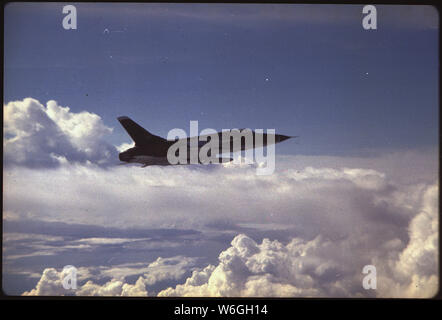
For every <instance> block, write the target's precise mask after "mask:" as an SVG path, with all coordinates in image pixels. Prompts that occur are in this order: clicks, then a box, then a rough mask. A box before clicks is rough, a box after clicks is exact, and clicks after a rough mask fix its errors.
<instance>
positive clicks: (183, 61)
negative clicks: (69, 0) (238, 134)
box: [4, 3, 438, 155]
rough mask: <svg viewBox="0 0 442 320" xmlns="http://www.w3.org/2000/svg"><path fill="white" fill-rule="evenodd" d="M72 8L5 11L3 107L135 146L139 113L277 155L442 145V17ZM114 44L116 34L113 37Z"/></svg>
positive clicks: (159, 123) (344, 11)
mask: <svg viewBox="0 0 442 320" xmlns="http://www.w3.org/2000/svg"><path fill="white" fill-rule="evenodd" d="M62 6H63V4H57V3H50V4H45V5H40V4H38V5H37V4H10V5H9V6H7V7H6V10H5V75H4V76H5V91H4V99H5V102H9V101H11V100H21V99H23V98H25V97H33V98H35V99H37V100H39V101H41V102H43V103H44V102H46V101H48V100H50V99H53V100H56V101H57V102H58V103H59V104H60V105H62V106H69V107H70V108H71V111H73V112H79V111H82V110H87V111H90V112H94V113H97V114H98V115H100V116H101V117H102V118H103V120H104V123H105V124H106V125H108V126H110V127H114V128H115V130H114V133H113V134H112V135H111V136H110V137H109V138H108V139H109V142H111V143H113V144H121V143H122V142H127V141H129V140H130V139H129V137H128V136H127V135H126V133H125V132H124V131H123V130H122V128H120V127H119V124H118V123H117V122H116V117H117V116H120V115H128V116H130V117H132V118H133V119H134V120H136V121H138V122H139V123H140V124H142V125H143V126H145V127H146V128H147V129H148V130H150V131H151V132H153V133H156V134H159V135H161V136H166V135H167V132H168V131H169V130H170V129H172V128H183V129H186V130H187V131H188V130H189V121H190V120H198V121H199V123H200V129H203V128H214V129H219V130H220V129H224V128H235V127H236V128H243V127H250V128H264V129H266V128H275V129H276V130H277V132H280V133H283V134H289V135H299V136H300V138H299V139H298V141H296V142H295V141H291V142H290V143H286V144H281V145H279V146H278V153H283V154H284V153H285V154H287V153H288V154H315V155H371V154H373V152H376V151H379V150H381V151H382V150H398V149H402V150H403V149H416V148H424V147H435V146H436V145H437V143H438V139H437V134H438V123H437V119H438V43H437V38H438V29H437V26H438V14H437V11H436V10H435V9H434V8H432V7H426V6H423V7H414V8H411V7H406V6H401V7H394V8H393V7H391V6H390V7H389V6H378V7H377V10H378V29H377V30H376V31H366V30H364V29H363V28H362V25H361V20H362V6H358V5H352V6H328V5H321V6H309V5H247V6H245V5H228V4H215V5H213V4H211V5H205V4H183V5H170V4H169V5H167V4H152V5H148V4H146V5H145V4H122V5H119V4H112V5H110V4H109V5H104V4H93V3H81V4H76V7H77V15H78V29H77V30H69V31H67V30H64V29H63V28H62V25H61V21H62V19H63V14H62ZM106 29H107V30H109V32H108V33H107V32H105V30H106Z"/></svg>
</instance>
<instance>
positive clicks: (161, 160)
mask: <svg viewBox="0 0 442 320" xmlns="http://www.w3.org/2000/svg"><path fill="white" fill-rule="evenodd" d="M117 119H118V121H119V122H120V123H121V125H122V126H123V127H124V129H125V130H126V131H127V133H128V134H129V135H130V137H131V138H132V140H133V141H134V142H135V146H134V147H133V148H130V149H128V150H126V151H124V152H121V153H120V154H119V159H120V160H121V161H123V162H125V163H141V164H142V165H143V167H146V166H151V165H161V166H167V165H173V164H191V163H192V161H191V159H190V158H191V157H190V154H191V153H192V152H195V151H196V154H197V155H198V152H199V151H200V150H201V148H203V147H204V146H205V145H206V144H208V143H209V142H211V141H212V140H213V139H216V140H214V141H218V143H217V144H216V148H215V149H216V151H217V152H214V153H213V154H212V153H211V149H208V152H207V154H208V157H209V161H210V162H209V163H226V162H230V161H232V160H233V158H231V157H229V158H222V157H217V156H218V155H220V154H221V153H223V154H225V153H226V152H225V151H227V153H232V152H237V151H240V150H246V149H251V148H257V147H264V146H266V145H268V144H273V143H279V142H282V141H285V140H287V139H290V138H294V137H291V136H285V135H280V134H269V133H257V132H254V131H252V130H250V129H241V130H237V131H238V132H239V133H241V132H242V133H244V132H246V131H245V130H249V131H248V132H249V133H250V136H251V137H252V138H253V139H251V141H252V142H251V143H247V138H246V137H245V136H241V135H240V134H237V135H235V134H232V135H231V136H229V137H228V139H227V141H226V139H223V138H224V137H225V136H223V132H216V133H213V134H208V135H200V136H197V137H189V138H185V139H175V140H166V139H164V138H161V137H159V136H156V135H153V134H151V133H150V132H148V131H147V130H146V129H144V128H143V127H141V126H140V125H139V124H137V123H136V122H135V121H133V120H132V119H130V118H129V117H127V116H121V117H118V118H117ZM246 133H247V132H246ZM272 135H273V136H272ZM174 145H175V146H176V145H178V146H180V145H181V146H183V145H185V147H186V149H187V150H185V151H187V152H183V154H184V153H185V154H186V157H185V160H186V161H184V163H183V162H180V163H171V161H170V158H168V151H169V148H171V147H173V146H174ZM206 149H207V148H206ZM176 151H177V152H176V153H178V151H179V150H178V149H177V150H176ZM222 151H224V152H222ZM169 155H170V153H169ZM176 155H178V154H176ZM197 163H203V164H207V163H208V162H207V160H205V161H202V160H201V159H200V158H199V157H198V158H197Z"/></svg>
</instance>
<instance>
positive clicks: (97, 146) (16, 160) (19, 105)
mask: <svg viewBox="0 0 442 320" xmlns="http://www.w3.org/2000/svg"><path fill="white" fill-rule="evenodd" d="M3 109H4V134H5V139H4V140H3V150H4V161H5V164H15V165H21V166H27V167H34V168H35V167H55V166H58V165H60V164H66V163H68V162H78V163H86V162H90V163H96V164H100V165H105V164H109V163H111V162H112V161H113V159H115V157H116V153H117V150H116V148H115V147H114V146H112V145H110V144H109V143H108V142H106V141H105V140H104V137H105V136H106V135H109V134H110V133H111V132H112V129H111V128H109V127H107V126H106V125H104V123H103V121H102V120H101V118H100V117H99V116H98V115H96V114H94V113H90V112H87V111H83V112H79V113H75V112H72V111H70V109H69V108H68V107H62V106H59V105H58V104H57V102H56V101H53V100H51V101H48V102H47V104H46V106H44V105H42V104H41V103H40V102H39V101H37V100H35V99H32V98H26V99H24V100H22V101H11V102H9V103H8V104H6V105H4V108H3Z"/></svg>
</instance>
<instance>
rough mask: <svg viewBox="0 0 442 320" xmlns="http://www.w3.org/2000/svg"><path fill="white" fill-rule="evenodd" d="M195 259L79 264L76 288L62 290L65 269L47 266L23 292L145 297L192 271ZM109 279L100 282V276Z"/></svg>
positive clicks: (178, 258)
mask: <svg viewBox="0 0 442 320" xmlns="http://www.w3.org/2000/svg"><path fill="white" fill-rule="evenodd" d="M194 264H195V259H194V258H190V257H183V256H176V257H169V258H162V257H158V258H157V259H156V260H155V261H153V262H151V263H127V264H123V265H117V266H110V267H109V266H98V267H81V268H78V270H77V277H78V281H79V282H84V283H83V284H79V285H78V288H77V289H75V290H71V289H64V288H63V279H64V278H65V277H66V276H67V270H66V269H63V270H62V271H57V270H56V269H55V268H46V269H45V270H44V271H43V274H42V275H41V277H40V280H39V281H38V283H37V285H36V287H35V288H34V289H32V290H30V291H26V292H24V293H23V295H25V296H27V295H29V296H57V295H76V296H148V295H149V294H148V291H147V288H148V287H150V286H153V285H155V284H156V283H157V282H160V281H165V280H174V281H177V280H179V279H181V278H182V277H183V276H184V275H185V274H186V273H188V272H189V270H191V268H192V267H193V266H194ZM130 276H138V279H137V280H136V281H135V283H133V284H130V283H127V281H126V278H127V277H130ZM106 278H111V280H110V281H106V282H105V283H102V284H100V283H99V282H102V280H103V279H106Z"/></svg>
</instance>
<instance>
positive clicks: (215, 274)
mask: <svg viewBox="0 0 442 320" xmlns="http://www.w3.org/2000/svg"><path fill="white" fill-rule="evenodd" d="M437 194H438V187H437V186H435V185H434V186H430V187H429V188H427V190H426V191H425V193H424V195H423V198H422V203H421V210H420V212H419V213H418V214H417V215H416V216H415V217H414V218H413V219H412V220H411V222H410V225H409V228H408V230H409V233H410V240H409V242H408V244H407V245H406V247H405V249H403V250H402V248H403V245H402V243H401V241H400V240H398V239H392V240H389V241H386V240H387V239H383V240H384V241H386V242H385V243H384V244H383V245H381V246H379V247H377V248H370V246H369V245H367V246H362V245H361V243H360V242H359V240H360V239H358V238H357V236H356V235H353V236H352V237H351V238H346V239H341V240H334V241H330V240H328V239H325V238H324V237H322V236H321V235H318V236H317V237H316V238H314V239H313V240H310V241H306V240H305V239H301V238H294V239H292V240H291V241H290V242H289V243H287V244H286V245H284V244H283V243H281V242H279V241H276V240H275V241H270V240H269V239H264V240H263V241H262V243H261V244H258V243H256V242H255V241H254V240H252V239H251V238H250V237H248V236H246V235H244V234H240V235H238V236H236V237H235V238H234V239H233V241H232V242H231V247H230V248H228V249H227V250H225V251H223V252H222V253H221V254H220V255H219V263H218V265H217V266H213V265H208V266H207V267H206V268H204V269H202V270H200V271H194V272H193V274H192V276H191V277H189V278H188V279H187V280H186V281H185V283H184V284H180V285H177V286H176V287H175V288H172V287H170V288H168V289H166V290H163V291H161V292H160V293H159V296H190V297H198V296H214V297H222V296H229V297H232V296H233V297H236V296H251V297H271V296H275V297H282V296H286V297H367V296H368V297H370V296H373V297H375V296H376V297H421V298H429V297H432V296H434V295H435V294H436V292H437V289H438V263H437V258H438V257H437V252H438V245H437V243H438V233H437V232H438V218H437V208H438V205H437ZM364 265H374V266H375V267H376V268H377V269H378V273H377V275H379V280H378V281H377V285H378V288H377V290H375V291H369V290H366V289H364V288H363V286H362V281H363V277H364V274H363V273H362V270H363V267H364Z"/></svg>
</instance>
